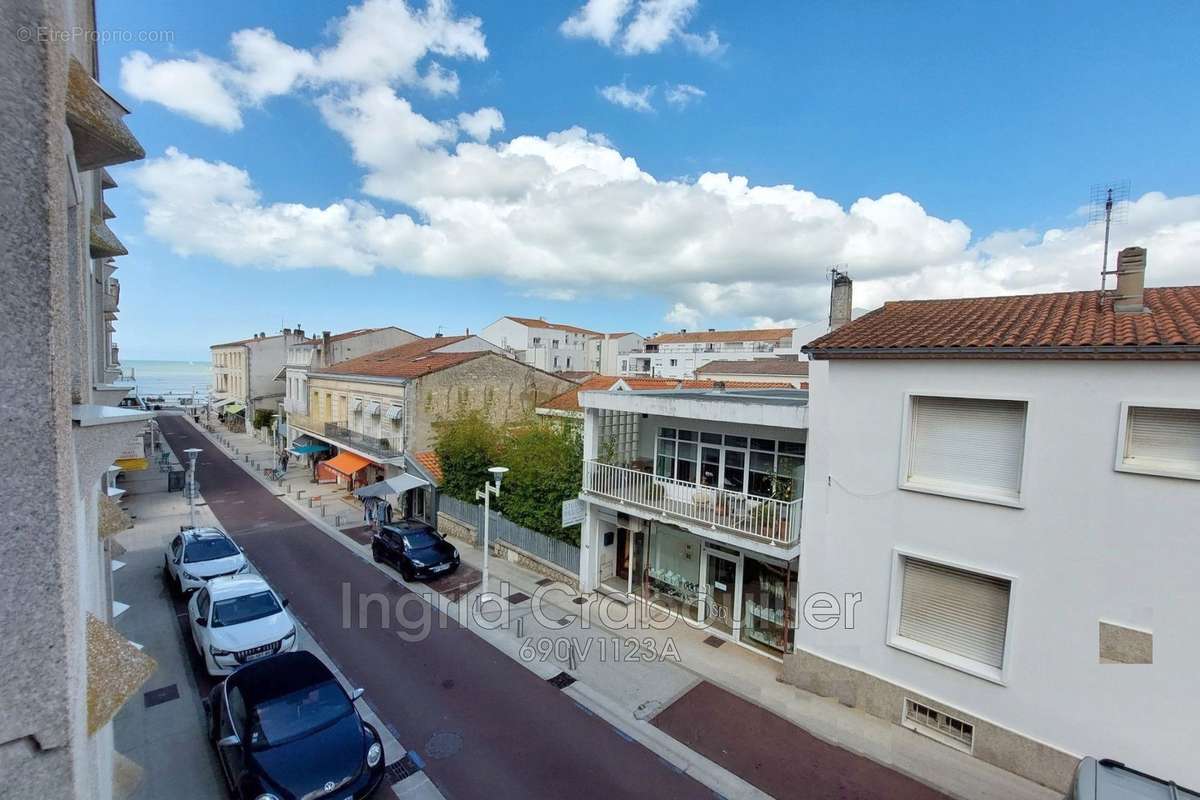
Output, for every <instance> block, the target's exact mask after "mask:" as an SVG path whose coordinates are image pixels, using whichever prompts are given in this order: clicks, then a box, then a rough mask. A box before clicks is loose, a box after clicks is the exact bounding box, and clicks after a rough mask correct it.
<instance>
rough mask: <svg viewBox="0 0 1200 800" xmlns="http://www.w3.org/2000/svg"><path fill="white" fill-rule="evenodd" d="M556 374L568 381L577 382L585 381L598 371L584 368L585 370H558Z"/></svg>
mask: <svg viewBox="0 0 1200 800" xmlns="http://www.w3.org/2000/svg"><path fill="white" fill-rule="evenodd" d="M554 374H555V375H557V376H558V377H560V378H563V379H565V380H568V381H574V382H575V383H583V382H584V381H586V380H587V379H588V378H591V377H594V376H595V374H596V373H594V372H592V371H591V370H586V369H584V370H563V371H562V372H556V373H554Z"/></svg>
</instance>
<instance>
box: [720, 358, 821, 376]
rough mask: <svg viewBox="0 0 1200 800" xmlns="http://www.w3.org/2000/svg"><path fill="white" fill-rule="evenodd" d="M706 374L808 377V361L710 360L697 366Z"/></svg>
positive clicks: (774, 359)
mask: <svg viewBox="0 0 1200 800" xmlns="http://www.w3.org/2000/svg"><path fill="white" fill-rule="evenodd" d="M701 373H703V374H705V375H792V376H794V377H798V378H805V377H808V362H807V361H801V360H799V359H797V358H756V359H754V360H753V361H710V362H708V363H707V364H705V365H704V366H702V367H697V368H696V374H697V375H699V374H701Z"/></svg>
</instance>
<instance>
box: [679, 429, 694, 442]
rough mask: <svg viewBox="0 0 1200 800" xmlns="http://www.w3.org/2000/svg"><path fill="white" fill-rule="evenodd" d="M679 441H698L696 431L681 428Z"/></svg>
mask: <svg viewBox="0 0 1200 800" xmlns="http://www.w3.org/2000/svg"><path fill="white" fill-rule="evenodd" d="M679 441H681V442H694V441H696V432H695V431H685V430H683V429H680V430H679Z"/></svg>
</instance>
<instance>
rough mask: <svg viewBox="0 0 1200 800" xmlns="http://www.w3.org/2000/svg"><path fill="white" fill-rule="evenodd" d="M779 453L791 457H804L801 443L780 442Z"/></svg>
mask: <svg viewBox="0 0 1200 800" xmlns="http://www.w3.org/2000/svg"><path fill="white" fill-rule="evenodd" d="M779 452H781V453H792V454H793V455H804V443H803V442H780V443H779Z"/></svg>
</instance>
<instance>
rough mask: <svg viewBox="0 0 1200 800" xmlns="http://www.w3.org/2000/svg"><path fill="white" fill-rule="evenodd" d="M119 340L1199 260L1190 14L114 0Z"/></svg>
mask: <svg viewBox="0 0 1200 800" xmlns="http://www.w3.org/2000/svg"><path fill="white" fill-rule="evenodd" d="M98 13H99V27H100V28H101V30H106V31H114V32H121V34H122V35H120V36H116V37H114V39H116V40H118V41H114V42H110V43H107V44H104V45H102V47H101V58H100V62H101V63H100V68H101V76H100V77H101V82H102V83H103V84H104V86H105V87H106V88H108V89H109V90H110V91H111V92H112V93H113V94H114V95H115V96H116V97H117V98H118V99H120V100H121V102H122V103H124V104H125V105H126V106H127V107H128V108H129V109H130V111H131V114H130V116H129V117H127V118H126V121H127V123H128V124H129V126H130V127H131V129H132V130H133V131H134V133H135V135H136V136H137V137H138V139H139V140H140V141H141V142H142V144H143V146H144V147H145V149H146V153H147V157H146V159H145V160H143V161H141V162H138V163H134V164H128V165H123V166H120V167H116V168H113V169H111V170H110V171H111V172H112V173H113V175H114V177H115V179H116V180H117V182H118V184H119V188H117V189H114V190H110V191H108V192H107V194H106V198H105V199H106V201H107V202H108V204H109V205H110V206H111V207H112V209H113V210H114V211H115V212H116V214H117V218H116V219H114V220H111V221H110V226H111V227H112V228H113V230H114V231H115V232H116V234H117V235H118V237H119V238H120V239H121V240H122V241H123V242H124V243H125V245H126V246H127V247H128V249H129V251H130V255H128V256H125V257H124V258H122V259H120V260H119V267H120V272H118V273H117V277H118V278H120V279H121V282H122V295H121V299H122V307H121V315H120V320H119V322H118V327H117V334H116V338H117V340H118V342H119V343H120V345H121V352H122V355H123V356H125V357H126V358H180V359H207V354H208V345H209V344H211V343H214V342H220V341H226V340H231V339H236V338H242V337H245V336H248V335H250V334H252V333H255V332H259V331H265V332H277V331H279V330H280V329H281V328H283V327H293V326H295V325H297V324H299V325H300V326H302V327H303V328H304V329H305V330H306V331H321V330H332V331H334V332H337V331H341V330H347V329H351V328H357V327H363V326H368V325H399V326H400V327H403V328H406V329H409V330H412V331H414V332H416V333H420V334H425V335H430V334H433V333H435V332H438V331H441V332H444V333H460V332H463V331H464V330H467V329H470V330H472V331H477V330H479V329H481V328H482V327H484V326H485V325H487V324H488V323H490V322H492V321H494V320H495V319H497V318H498V317H500V316H502V315H506V314H511V315H518V316H543V317H545V318H547V319H549V320H553V321H559V322H566V323H570V324H574V325H580V326H583V327H587V328H591V329H594V330H601V331H624V330H636V331H639V332H641V333H643V334H647V335H648V334H651V333H654V332H657V331H665V330H675V329H679V328H689V329H691V328H697V327H721V328H733V327H771V326H776V325H792V324H797V323H803V322H811V321H815V320H819V319H822V318H824V317H825V316H826V314H827V309H828V270H829V268H830V266H832V265H844V267H843V268H844V269H846V270H847V271H848V272H849V273H850V275H851V276H852V277H853V278H854V279H855V299H854V305H855V306H856V307H861V308H872V307H876V306H878V305H880V304H882V303H883V302H885V301H887V300H892V299H902V298H921V297H952V296H978V295H994V294H1012V293H1027V292H1035V291H1062V290H1069V289H1092V288H1097V286H1098V282H1099V276H1098V272H1099V268H1100V261H1101V242H1102V228H1101V227H1098V226H1096V225H1089V224H1088V201H1089V196H1090V192H1091V188H1092V186H1093V184H1097V183H1102V182H1105V181H1110V180H1128V181H1129V184H1130V187H1131V194H1130V198H1131V201H1130V203H1129V205H1128V207H1127V209H1126V213H1125V215H1124V217H1125V221H1124V222H1123V223H1122V224H1120V225H1118V226H1116V227H1115V228H1114V234H1113V247H1114V252H1115V249H1117V248H1120V247H1123V246H1127V245H1132V244H1138V245H1142V246H1145V247H1147V248H1148V250H1149V253H1148V261H1149V267H1148V277H1147V283H1148V284H1149V285H1180V284H1194V283H1197V282H1200V281H1198V280H1197V278H1198V277H1200V268H1198V267H1200V264H1198V263H1197V258H1196V255H1195V254H1196V253H1197V252H1200V159H1198V158H1197V157H1196V149H1195V142H1196V138H1197V132H1198V131H1200V97H1198V96H1197V89H1196V87H1197V86H1200V59H1198V58H1196V57H1195V46H1194V37H1195V32H1196V31H1197V30H1200V4H1195V3H1190V2H1178V3H1168V2H1150V3H1143V4H1129V3H1115V2H1113V3H1110V2H1105V1H1104V0H1093V1H1092V2H1088V3H1082V2H1079V3H1072V2H1060V3H1054V4H1046V3H1033V2H1029V3H1023V2H1005V3H960V2H953V3H951V2H946V3H939V2H923V3H909V2H895V3H879V2H845V3H819V2H799V1H797V2H791V3H777V4H772V3H754V4H741V3H732V2H716V1H715V0H587V2H584V0H562V1H561V2H558V1H556V2H550V1H549V0H530V1H529V2H518V1H517V0H503V2H502V1H501V0H489V1H487V2H483V1H479V2H466V1H465V0H463V1H461V2H457V3H454V4H451V3H449V2H442V1H440V0H431V1H430V2H428V3H426V2H423V0H412V2H404V0H363V2H361V3H356V4H352V5H348V6H344V5H341V4H337V3H315V2H297V1H296V0H292V1H291V2H282V1H281V0H262V1H261V2H244V0H241V1H240V2H226V1H225V0H210V2H206V3H202V4H200V3H194V4H191V3H190V4H173V3H154V4H136V3H120V2H112V1H111V0H110V2H104V3H101V4H100V8H99V12H98Z"/></svg>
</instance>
